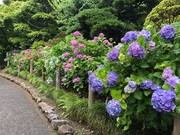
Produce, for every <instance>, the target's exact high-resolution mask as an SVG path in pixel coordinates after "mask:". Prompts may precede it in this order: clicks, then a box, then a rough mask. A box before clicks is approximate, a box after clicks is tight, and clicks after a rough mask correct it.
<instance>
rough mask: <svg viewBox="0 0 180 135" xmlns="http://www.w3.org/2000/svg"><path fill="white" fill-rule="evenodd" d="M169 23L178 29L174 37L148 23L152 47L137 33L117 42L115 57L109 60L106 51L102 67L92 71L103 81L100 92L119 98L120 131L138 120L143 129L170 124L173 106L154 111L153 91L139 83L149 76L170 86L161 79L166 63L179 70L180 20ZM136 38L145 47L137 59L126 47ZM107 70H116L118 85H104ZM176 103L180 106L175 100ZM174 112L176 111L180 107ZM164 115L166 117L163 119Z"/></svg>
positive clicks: (177, 91) (176, 70) (163, 84)
mask: <svg viewBox="0 0 180 135" xmlns="http://www.w3.org/2000/svg"><path fill="white" fill-rule="evenodd" d="M172 25H173V26H174V28H175V29H176V31H177V32H176V36H175V38H174V40H173V41H168V40H164V39H162V38H161V37H160V33H159V32H156V30H155V28H154V27H153V25H152V26H151V27H149V26H148V27H147V28H146V29H148V30H149V31H150V32H151V36H150V41H154V42H155V48H154V49H152V50H151V48H150V43H149V42H148V41H146V42H145V38H144V37H143V36H138V38H137V40H133V41H130V42H129V43H127V44H125V43H119V45H121V47H120V49H119V52H118V53H119V54H118V55H119V56H118V60H115V61H113V62H112V61H110V58H109V55H107V58H106V62H105V63H104V65H103V67H102V68H100V69H97V70H95V71H94V75H95V76H96V77H98V78H99V79H101V81H102V82H103V84H104V85H103V86H104V90H103V92H102V94H107V93H110V94H111V97H112V98H113V99H115V100H118V101H120V104H121V108H122V112H120V113H119V115H118V116H117V117H119V120H118V122H117V123H118V126H120V128H122V130H123V131H125V130H128V129H129V127H131V125H133V124H134V123H136V122H138V121H139V122H140V123H143V126H144V128H145V130H146V129H150V128H154V129H157V130H167V128H168V127H169V126H171V125H172V122H173V114H174V112H175V111H174V110H172V111H171V112H170V113H159V112H157V111H156V110H155V109H154V108H153V107H154V106H153V107H152V105H153V103H152V101H151V98H152V94H153V93H154V91H153V90H151V88H148V89H143V88H141V87H140V86H141V84H142V83H143V82H144V81H145V80H152V82H153V84H158V85H160V86H161V88H162V89H163V90H170V89H172V87H170V85H169V84H167V82H166V81H164V80H163V79H162V72H163V70H164V69H165V68H166V67H169V66H170V67H172V69H173V70H174V74H178V73H179V64H180V63H179V60H178V55H179V48H180V45H179V35H180V33H179V28H180V27H179V26H180V22H176V23H173V24H172ZM135 42H136V43H137V42H138V43H139V44H140V46H141V47H142V48H143V49H145V51H146V53H145V55H144V57H143V58H142V59H136V58H135V57H133V56H131V55H130V54H131V53H132V52H130V51H129V48H130V46H131V45H132V44H133V43H135ZM115 48H116V47H114V49H115ZM133 49H135V48H133ZM133 51H134V50H133ZM115 55H116V54H114V55H113V56H115ZM113 58H114V57H113ZM109 72H115V73H117V74H118V77H119V79H118V85H117V86H114V87H113V86H111V87H110V86H107V83H108V80H110V79H111V78H108V75H107V74H108V73H109ZM91 81H92V80H91ZM129 81H133V82H135V84H136V86H137V87H136V89H133V88H130V86H129V84H128V83H129ZM96 85H97V84H96ZM131 90H132V91H131ZM175 90H176V94H177V96H178V95H179V93H180V92H179V86H177V88H176V89H175ZM127 91H128V92H127ZM178 102H179V101H177V103H178ZM177 107H179V105H178V104H177ZM147 112H148V113H147ZM176 112H177V113H179V109H177V110H176ZM165 117H168V118H167V119H165Z"/></svg>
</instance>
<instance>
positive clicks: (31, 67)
mask: <svg viewBox="0 0 180 135" xmlns="http://www.w3.org/2000/svg"><path fill="white" fill-rule="evenodd" d="M32 73H33V59H30V74H32Z"/></svg>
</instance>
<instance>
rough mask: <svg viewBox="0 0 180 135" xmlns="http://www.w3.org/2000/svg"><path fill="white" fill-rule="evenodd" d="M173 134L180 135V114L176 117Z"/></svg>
mask: <svg viewBox="0 0 180 135" xmlns="http://www.w3.org/2000/svg"><path fill="white" fill-rule="evenodd" d="M173 135H180V116H175V117H174V129H173Z"/></svg>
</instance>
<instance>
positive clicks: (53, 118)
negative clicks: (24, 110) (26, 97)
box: [0, 72, 74, 135]
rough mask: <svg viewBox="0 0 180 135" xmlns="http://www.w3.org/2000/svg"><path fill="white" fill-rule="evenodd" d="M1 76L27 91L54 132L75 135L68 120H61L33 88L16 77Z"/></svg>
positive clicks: (61, 134) (3, 74)
mask: <svg viewBox="0 0 180 135" xmlns="http://www.w3.org/2000/svg"><path fill="white" fill-rule="evenodd" d="M0 76H1V77H3V78H6V79H8V80H10V81H11V82H14V83H16V84H18V85H20V86H21V87H22V88H23V89H24V90H26V91H27V92H28V93H29V94H30V95H31V97H32V99H33V100H34V101H35V102H36V103H37V104H38V106H39V108H40V109H41V110H42V112H43V113H44V115H45V116H46V118H47V119H48V121H49V122H50V123H51V126H52V128H53V129H54V130H57V134H58V135H73V134H74V129H73V127H71V126H70V125H69V122H68V121H67V120H63V119H59V116H58V115H57V114H55V112H54V108H53V107H52V106H50V105H48V104H47V103H45V102H43V101H42V99H41V98H40V97H38V92H37V91H35V90H34V89H33V88H32V87H31V86H27V85H26V84H25V83H24V82H21V81H19V80H17V79H15V77H13V76H11V75H9V74H6V73H2V72H0Z"/></svg>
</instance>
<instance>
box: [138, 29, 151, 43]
mask: <svg viewBox="0 0 180 135" xmlns="http://www.w3.org/2000/svg"><path fill="white" fill-rule="evenodd" d="M139 35H141V36H143V37H144V38H145V41H146V42H148V41H150V35H151V33H150V32H149V31H148V30H141V31H140V33H139Z"/></svg>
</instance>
